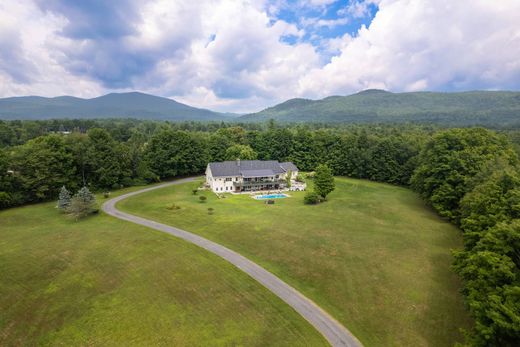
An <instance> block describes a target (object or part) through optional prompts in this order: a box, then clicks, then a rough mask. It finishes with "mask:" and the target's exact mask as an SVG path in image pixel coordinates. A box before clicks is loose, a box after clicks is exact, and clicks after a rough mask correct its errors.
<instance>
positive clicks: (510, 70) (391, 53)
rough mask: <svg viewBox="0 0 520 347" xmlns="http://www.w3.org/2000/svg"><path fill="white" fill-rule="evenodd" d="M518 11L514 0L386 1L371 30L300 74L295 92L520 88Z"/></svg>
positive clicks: (308, 93)
mask: <svg viewBox="0 0 520 347" xmlns="http://www.w3.org/2000/svg"><path fill="white" fill-rule="evenodd" d="M518 13H520V2H519V1H516V0H502V1H500V2H490V1H486V0H476V1H451V0H436V1H427V0H383V1H382V2H381V3H380V4H379V12H378V13H377V14H376V16H375V18H374V19H373V21H372V23H371V25H370V27H369V28H368V29H367V28H362V29H361V30H360V31H359V33H358V36H356V37H355V38H354V39H351V40H349V42H348V44H347V45H346V46H344V47H343V48H342V50H341V53H340V54H339V55H338V56H336V57H333V58H332V60H331V62H330V63H329V64H327V65H325V66H324V67H319V68H315V69H314V70H313V71H312V72H310V73H309V74H307V75H306V76H303V77H302V79H301V81H300V89H299V94H301V95H309V96H314V97H316V96H318V97H322V96H326V95H330V94H338V93H339V94H346V93H350V92H354V91H357V90H362V89H366V88H384V89H389V90H394V91H413V90H467V89H496V88H504V89H518V88H519V87H520V24H519V22H518V16H517V14H518Z"/></svg>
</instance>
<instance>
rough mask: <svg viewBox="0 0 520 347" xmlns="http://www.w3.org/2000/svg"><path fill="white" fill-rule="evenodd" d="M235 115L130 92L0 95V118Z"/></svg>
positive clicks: (205, 118) (198, 117) (206, 117)
mask: <svg viewBox="0 0 520 347" xmlns="http://www.w3.org/2000/svg"><path fill="white" fill-rule="evenodd" d="M236 116H238V115H236V114H229V113H218V112H213V111H210V110H206V109H201V108H196V107H191V106H188V105H185V104H182V103H180V102H177V101H175V100H172V99H168V98H162V97H159V96H154V95H149V94H144V93H139V92H130V93H111V94H107V95H103V96H100V97H97V98H92V99H82V98H76V97H72V96H58V97H55V98H44V97H40V96H22V97H11V98H3V99H0V119H58V118H140V119H154V120H170V121H189V120H193V121H221V120H231V119H233V118H234V117H236Z"/></svg>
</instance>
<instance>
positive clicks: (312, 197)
mask: <svg viewBox="0 0 520 347" xmlns="http://www.w3.org/2000/svg"><path fill="white" fill-rule="evenodd" d="M319 202H320V196H319V195H318V193H316V192H313V191H308V192H306V193H305V196H304V197H303V203H304V204H306V205H316V204H317V203H319Z"/></svg>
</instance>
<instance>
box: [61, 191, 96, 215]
mask: <svg viewBox="0 0 520 347" xmlns="http://www.w3.org/2000/svg"><path fill="white" fill-rule="evenodd" d="M96 211H97V210H96V197H95V196H94V195H93V194H92V193H91V192H90V190H89V189H88V188H87V187H83V188H81V189H80V190H79V191H78V192H77V193H76V194H75V195H74V197H73V198H72V200H71V202H70V206H69V207H68V209H67V213H68V214H69V216H71V217H72V218H74V219H75V220H78V219H80V218H83V217H86V216H88V215H89V214H91V213H94V212H96Z"/></svg>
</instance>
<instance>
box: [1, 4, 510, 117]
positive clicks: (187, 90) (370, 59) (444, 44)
mask: <svg viewBox="0 0 520 347" xmlns="http://www.w3.org/2000/svg"><path fill="white" fill-rule="evenodd" d="M518 13H520V1H518V0H501V1H496V2H495V1H487V0H457V1H452V0H299V1H297V0H199V1H184V0H183V1H180V0H178V1H172V0H117V1H103V0H83V1H72V0H26V1H22V2H21V1H18V0H4V1H2V2H0V42H1V45H0V97H5V96H17V95H43V96H58V95H64V94H68V95H75V96H80V97H94V96H98V95H101V94H104V93H108V92H114V91H115V92H124V91H132V90H138V91H142V92H147V93H152V94H156V95H160V96H164V97H170V98H174V99H176V100H178V101H180V102H185V103H188V104H191V105H194V106H198V107H206V108H211V109H215V110H220V111H235V112H250V111H256V110H260V109H262V108H264V107H268V106H271V105H273V104H276V103H278V102H281V101H284V100H286V99H289V98H293V97H305V98H314V99H316V98H322V97H326V96H328V95H346V94H351V93H355V92H357V91H360V90H363V89H367V88H381V89H386V90H390V91H395V92H403V91H421V90H433V91H463V90H474V89H489V90H496V89H508V90H511V89H514V90H518V89H520V24H519V23H520V22H519V21H518V18H517V14H518Z"/></svg>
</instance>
